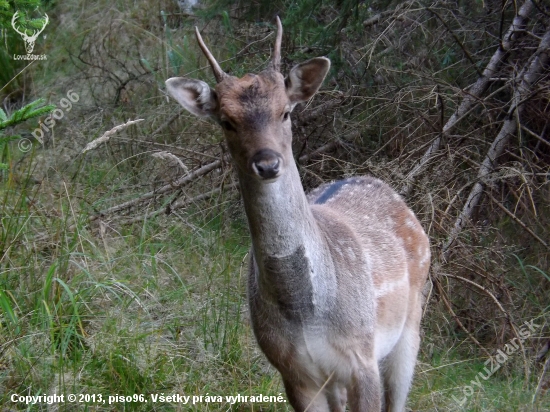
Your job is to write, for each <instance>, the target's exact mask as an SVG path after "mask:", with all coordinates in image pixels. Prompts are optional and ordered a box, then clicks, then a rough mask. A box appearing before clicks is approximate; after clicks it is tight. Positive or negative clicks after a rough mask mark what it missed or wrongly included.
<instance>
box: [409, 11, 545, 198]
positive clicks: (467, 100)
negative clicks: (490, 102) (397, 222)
mask: <svg viewBox="0 0 550 412" xmlns="http://www.w3.org/2000/svg"><path fill="white" fill-rule="evenodd" d="M533 8H534V6H533V1H532V0H526V1H525V3H524V4H523V5H522V6H521V8H520V9H519V11H518V14H517V15H516V17H514V20H513V21H512V25H511V26H510V28H509V29H508V31H507V32H506V34H505V35H504V38H503V39H502V42H501V44H500V45H499V47H498V48H497V50H496V51H495V53H494V54H493V57H492V58H491V60H490V61H489V63H487V66H486V67H485V70H483V74H482V76H481V77H480V78H478V79H477V81H476V82H475V84H474V85H473V86H472V87H470V88H469V90H468V91H467V92H466V91H465V92H466V95H465V96H464V99H463V100H462V102H461V104H460V106H458V108H457V109H456V110H455V112H454V113H453V114H452V116H451V117H450V118H449V120H447V123H445V125H444V126H443V129H442V130H441V133H440V135H439V136H438V137H437V138H436V139H435V140H434V141H433V142H432V144H431V145H430V147H428V150H426V152H425V153H424V155H423V156H422V157H421V158H420V160H418V162H417V163H416V165H415V166H414V167H413V168H412V170H411V171H410V172H409V174H408V175H407V177H406V178H405V182H404V183H403V186H402V187H401V189H400V193H401V194H402V195H403V196H407V195H408V194H409V193H410V191H411V189H412V187H413V185H414V181H415V180H416V177H417V176H418V174H419V173H420V171H421V170H423V168H424V166H425V165H426V164H427V163H428V162H429V161H430V160H431V159H432V157H433V153H435V152H437V151H438V150H439V148H440V147H441V142H442V141H443V140H444V138H447V137H449V132H450V131H451V129H452V128H453V127H455V126H456V125H457V124H458V122H459V121H460V120H462V119H463V118H464V116H465V115H466V114H467V113H468V112H469V111H470V110H471V109H472V108H473V107H475V106H477V104H478V102H479V97H480V96H481V95H482V94H483V93H484V92H485V90H487V87H488V86H489V83H490V81H491V77H492V76H494V74H495V73H496V72H497V71H498V69H499V67H500V66H501V65H502V63H503V62H504V60H505V57H506V55H507V53H508V52H509V51H510V49H511V48H512V46H513V44H514V42H515V40H516V37H517V36H515V34H516V33H518V32H522V31H524V30H525V27H526V24H527V20H528V18H529V15H530V14H531V12H532V11H533Z"/></svg>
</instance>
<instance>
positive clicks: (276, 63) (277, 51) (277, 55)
mask: <svg viewBox="0 0 550 412" xmlns="http://www.w3.org/2000/svg"><path fill="white" fill-rule="evenodd" d="M282 41H283V25H282V24H281V19H280V18H279V16H277V37H276V39H275V48H274V49H273V58H272V59H271V66H272V67H273V69H275V70H277V71H281V43H282Z"/></svg>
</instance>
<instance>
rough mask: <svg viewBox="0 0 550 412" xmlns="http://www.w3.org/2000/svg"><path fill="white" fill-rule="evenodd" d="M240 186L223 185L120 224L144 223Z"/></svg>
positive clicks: (232, 184) (236, 184)
mask: <svg viewBox="0 0 550 412" xmlns="http://www.w3.org/2000/svg"><path fill="white" fill-rule="evenodd" d="M238 186H239V184H238V183H237V182H234V183H231V184H228V185H222V186H220V187H217V188H215V189H212V190H210V191H208V192H206V193H202V194H200V195H198V196H195V197H192V198H190V199H188V198H184V199H180V200H178V201H177V202H174V203H171V204H169V205H167V206H165V207H162V208H159V209H157V210H155V211H153V212H149V213H145V214H143V215H141V216H136V217H133V218H131V219H125V220H122V221H121V222H120V223H121V224H124V225H130V224H132V223H137V222H141V221H144V220H146V219H149V218H152V217H155V216H158V215H161V214H163V213H164V214H170V213H171V212H173V211H174V210H177V209H181V208H183V207H185V206H188V205H190V204H191V203H195V202H199V201H201V200H204V199H208V198H209V197H212V196H214V195H216V194H218V193H221V192H223V191H224V190H230V189H233V188H236V187H238Z"/></svg>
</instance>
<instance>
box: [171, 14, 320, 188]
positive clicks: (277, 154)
mask: <svg viewBox="0 0 550 412" xmlns="http://www.w3.org/2000/svg"><path fill="white" fill-rule="evenodd" d="M277 29H278V30H277V38H276V41H275V48H274V51H273V57H272V60H271V63H270V64H269V66H268V68H267V69H265V70H264V71H262V72H261V73H259V74H257V75H255V74H247V75H245V76H244V77H242V78H240V79H239V78H237V77H234V76H230V75H228V74H227V73H225V72H224V71H223V70H222V69H221V67H220V65H219V64H218V62H217V61H216V59H215V58H214V56H212V53H210V51H209V50H208V48H207V47H206V45H205V44H204V42H203V40H202V37H201V35H200V33H199V30H198V29H197V28H196V29H195V32H196V36H197V41H198V43H199V46H200V48H201V49H202V51H203V53H204V54H205V55H206V57H207V59H208V61H209V62H210V66H211V67H212V71H213V72H214V76H215V78H216V81H217V84H216V86H215V88H211V87H210V86H209V85H208V84H206V83H205V82H203V81H201V80H194V79H187V78H183V77H174V78H171V79H168V80H167V81H166V86H167V90H168V92H169V93H170V94H171V95H172V96H173V97H174V98H175V99H176V100H177V101H178V102H179V103H180V104H181V105H182V106H183V107H184V108H185V109H187V110H188V111H189V112H191V113H192V114H194V115H196V116H199V117H211V118H213V119H214V120H215V121H216V122H218V123H219V124H220V125H221V127H222V129H223V132H224V135H225V138H226V141H227V145H228V148H229V151H230V153H231V155H232V157H233V160H234V161H235V163H236V165H237V168H238V170H239V174H240V176H242V177H253V178H256V179H259V180H261V181H263V182H272V181H274V180H275V179H277V177H279V176H280V175H281V174H282V173H284V171H285V168H286V167H287V166H288V165H289V163H290V162H293V161H294V159H293V156H292V147H291V146H292V131H291V122H290V112H291V111H292V110H293V108H294V107H295V106H296V104H297V103H300V102H304V101H307V100H308V99H310V98H311V97H312V96H313V95H314V94H315V93H316V92H317V90H318V89H319V87H320V86H321V84H322V82H323V80H324V78H325V76H326V74H327V72H328V70H329V68H330V60H328V59H327V58H324V57H317V58H314V59H311V60H308V61H306V62H304V63H301V64H298V65H296V66H294V67H293V68H292V70H290V73H289V75H288V77H286V78H285V77H284V76H283V75H282V74H281V73H280V66H281V40H282V35H283V29H282V25H281V21H280V20H279V17H277Z"/></svg>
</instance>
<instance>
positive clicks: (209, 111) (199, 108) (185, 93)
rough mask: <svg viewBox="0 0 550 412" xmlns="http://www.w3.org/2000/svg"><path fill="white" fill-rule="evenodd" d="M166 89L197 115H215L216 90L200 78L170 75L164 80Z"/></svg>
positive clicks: (216, 103)
mask: <svg viewBox="0 0 550 412" xmlns="http://www.w3.org/2000/svg"><path fill="white" fill-rule="evenodd" d="M166 90H168V93H170V95H171V96H172V97H173V98H174V99H176V100H177V101H178V103H179V104H181V105H182V106H183V107H184V108H185V109H187V110H188V111H189V112H191V113H192V114H194V115H195V116H199V117H216V112H217V108H218V98H217V96H216V92H215V91H214V90H212V89H211V88H210V86H208V85H207V84H206V83H205V82H203V81H201V80H193V79H186V78H184V77H172V78H170V79H168V80H166Z"/></svg>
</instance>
